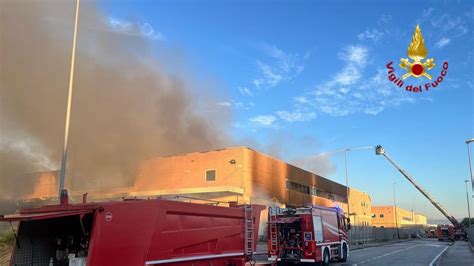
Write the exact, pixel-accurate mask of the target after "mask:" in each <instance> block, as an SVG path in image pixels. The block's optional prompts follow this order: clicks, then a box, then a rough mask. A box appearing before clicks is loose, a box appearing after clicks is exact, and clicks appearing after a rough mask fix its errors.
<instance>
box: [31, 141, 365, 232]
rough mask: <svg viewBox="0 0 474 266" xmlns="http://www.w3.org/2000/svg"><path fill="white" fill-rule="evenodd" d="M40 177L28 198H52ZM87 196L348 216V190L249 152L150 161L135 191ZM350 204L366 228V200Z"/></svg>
mask: <svg viewBox="0 0 474 266" xmlns="http://www.w3.org/2000/svg"><path fill="white" fill-rule="evenodd" d="M41 176H42V177H41ZM41 176H40V178H39V179H38V182H37V187H35V191H34V192H33V193H32V194H31V195H29V196H28V197H26V198H28V199H35V198H48V197H55V196H56V194H57V192H56V190H55V189H56V187H57V186H56V185H52V184H51V183H52V182H54V183H56V180H57V178H54V177H53V176H57V174H56V175H53V174H52V173H42V175H41ZM48 188H53V189H48ZM69 188H70V190H72V191H73V192H76V193H72V195H73V196H74V195H76V197H78V196H80V193H79V191H77V190H75V189H74V186H72V189H71V186H69ZM44 192H47V193H46V194H45V193H44ZM87 192H89V197H91V198H92V199H94V198H96V199H113V198H121V197H137V198H147V197H156V196H160V197H163V198H176V197H179V198H181V199H182V200H187V201H193V202H194V201H203V200H204V201H207V202H210V203H215V204H227V203H228V202H237V203H260V204H265V205H267V206H275V205H280V206H293V207H303V206H310V205H321V206H327V207H333V206H339V207H340V208H342V209H344V210H345V212H347V188H346V186H344V185H341V184H339V183H336V182H334V181H331V180H329V179H327V178H324V177H322V176H320V175H317V174H315V173H311V172H308V171H305V170H303V169H301V168H298V167H296V166H293V165H291V164H288V163H286V162H284V161H281V160H278V159H275V158H272V157H270V156H268V155H265V154H263V153H260V152H257V151H255V150H252V149H249V148H247V147H235V148H226V149H220V150H213V151H206V152H194V153H187V154H181V155H175V156H168V157H157V158H151V159H149V160H145V161H143V162H141V164H140V165H139V168H138V172H137V174H136V177H135V181H134V184H133V186H131V187H125V188H120V189H114V190H110V189H108V190H107V191H96V192H94V191H87ZM78 198H79V197H78ZM349 204H350V206H349V207H350V208H349V209H350V213H351V221H352V223H353V225H360V226H370V225H371V222H372V217H371V208H372V206H371V198H370V196H369V195H368V194H367V193H364V192H360V191H358V190H356V189H353V188H350V189H349ZM263 217H265V215H263Z"/></svg>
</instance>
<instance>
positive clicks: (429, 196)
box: [382, 152, 460, 227]
mask: <svg viewBox="0 0 474 266" xmlns="http://www.w3.org/2000/svg"><path fill="white" fill-rule="evenodd" d="M382 155H383V156H384V157H385V158H386V159H387V160H388V161H389V162H390V163H391V164H392V165H393V166H394V167H395V168H396V169H397V170H398V171H399V172H400V173H401V174H402V175H403V176H404V177H405V178H406V179H408V181H410V183H412V184H413V185H414V186H415V187H416V189H418V191H420V192H421V194H423V196H425V197H426V198H427V199H428V200H429V201H430V202H431V204H433V205H434V206H435V207H436V209H438V210H439V211H440V212H441V213H442V214H443V215H444V216H445V217H446V218H447V219H448V220H449V221H450V222H451V223H452V224H453V225H454V226H455V227H458V226H460V223H459V222H458V220H457V219H456V218H454V216H451V215H449V213H448V212H447V211H446V210H445V209H444V208H443V206H441V204H440V203H438V202H437V201H435V200H434V198H433V197H432V196H431V195H430V194H429V193H428V192H427V191H426V190H425V189H423V187H421V186H420V185H419V184H418V183H416V181H415V179H413V177H411V176H410V175H409V174H408V173H407V172H406V171H405V170H403V169H402V168H401V167H400V166H398V164H397V163H396V162H395V161H394V160H392V158H390V157H389V156H388V155H387V154H386V153H385V152H384V153H383V154H382Z"/></svg>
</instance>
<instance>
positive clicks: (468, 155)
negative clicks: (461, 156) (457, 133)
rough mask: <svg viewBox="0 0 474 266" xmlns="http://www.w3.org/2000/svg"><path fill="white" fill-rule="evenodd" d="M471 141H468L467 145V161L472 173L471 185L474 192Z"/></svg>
mask: <svg viewBox="0 0 474 266" xmlns="http://www.w3.org/2000/svg"><path fill="white" fill-rule="evenodd" d="M471 141H472V139H471V140H467V141H466V145H467V159H468V162H469V172H470V173H471V185H472V191H474V176H473V175H472V163H471V150H470V149H469V143H471Z"/></svg>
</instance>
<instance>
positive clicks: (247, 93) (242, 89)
mask: <svg viewBox="0 0 474 266" xmlns="http://www.w3.org/2000/svg"><path fill="white" fill-rule="evenodd" d="M239 92H240V94H242V95H245V96H249V97H253V93H252V92H251V91H250V90H249V89H248V88H247V87H239Z"/></svg>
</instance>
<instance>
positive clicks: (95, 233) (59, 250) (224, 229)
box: [0, 199, 265, 266]
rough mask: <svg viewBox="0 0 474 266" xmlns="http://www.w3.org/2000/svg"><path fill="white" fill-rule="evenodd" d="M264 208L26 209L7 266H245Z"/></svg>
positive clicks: (152, 203) (123, 205)
mask: <svg viewBox="0 0 474 266" xmlns="http://www.w3.org/2000/svg"><path fill="white" fill-rule="evenodd" d="M264 208H265V207H264V206H262V205H244V206H234V207H218V206H211V205H205V204H194V203H185V202H178V201H169V200H159V199H153V200H124V201H111V202H104V203H83V204H68V203H67V200H66V202H64V201H63V202H62V204H61V205H54V206H53V205H51V206H44V207H40V208H36V209H25V210H22V211H20V212H19V213H16V214H12V215H1V216H0V221H4V222H5V221H6V222H19V227H18V232H17V233H16V234H15V236H16V243H15V249H14V251H13V253H12V257H11V262H10V265H79V266H82V265H88V266H89V265H92V266H94V265H100V266H105V265H127V266H128V265H166V266H168V265H173V266H185V265H194V266H204V265H206V266H208V265H215V266H243V265H245V262H246V261H248V260H249V259H250V257H251V256H252V255H253V252H254V250H255V245H256V240H255V237H256V234H254V232H258V225H259V220H260V212H261V211H262V210H263V209H264Z"/></svg>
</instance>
